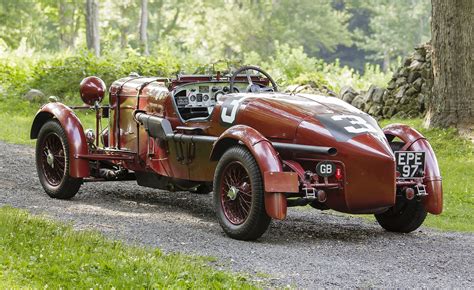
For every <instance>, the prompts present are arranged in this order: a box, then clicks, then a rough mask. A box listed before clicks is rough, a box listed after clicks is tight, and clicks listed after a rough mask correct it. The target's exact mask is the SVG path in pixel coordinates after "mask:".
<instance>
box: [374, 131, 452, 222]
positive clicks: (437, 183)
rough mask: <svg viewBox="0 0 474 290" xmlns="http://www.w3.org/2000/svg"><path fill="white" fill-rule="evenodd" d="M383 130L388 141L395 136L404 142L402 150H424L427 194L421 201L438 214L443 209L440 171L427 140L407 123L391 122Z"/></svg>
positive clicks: (427, 209) (428, 210) (433, 212)
mask: <svg viewBox="0 0 474 290" xmlns="http://www.w3.org/2000/svg"><path fill="white" fill-rule="evenodd" d="M383 131H384V133H385V136H387V139H388V141H392V140H393V139H394V138H395V137H398V138H399V139H401V140H402V141H403V142H404V143H405V145H404V147H403V150H410V151H424V152H425V154H426V160H425V163H426V165H425V178H424V179H423V183H424V184H425V186H426V190H427V192H428V196H427V197H426V198H425V199H424V200H423V203H424V205H425V209H426V211H427V212H429V213H432V214H440V213H441V212H442V211H443V186H442V181H441V173H440V171H439V166H438V161H437V160H436V155H435V153H434V151H433V148H431V145H430V143H429V142H428V140H426V138H425V137H424V136H423V135H422V134H421V133H420V132H418V131H417V130H415V129H413V128H411V127H410V126H407V125H402V124H392V125H389V126H387V127H385V128H384V129H383Z"/></svg>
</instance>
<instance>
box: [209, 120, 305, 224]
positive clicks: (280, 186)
mask: <svg viewBox="0 0 474 290" xmlns="http://www.w3.org/2000/svg"><path fill="white" fill-rule="evenodd" d="M236 144H242V145H244V146H246V147H247V149H248V150H249V151H250V152H251V153H252V155H253V157H254V158H255V160H256V162H257V164H258V166H259V168H260V172H261V173H262V177H263V182H264V186H265V209H266V212H267V214H268V215H269V216H270V217H272V218H274V219H284V218H285V217H286V210H287V204H286V197H285V195H284V193H285V192H288V190H289V184H295V183H298V182H299V181H298V177H297V176H296V175H294V174H292V173H291V174H289V172H283V168H282V163H281V161H280V158H279V156H278V153H277V152H276V150H275V149H274V148H273V146H272V144H271V142H270V141H268V140H267V139H266V138H265V137H264V136H263V135H262V134H260V133H259V132H258V131H257V130H255V129H253V128H251V127H249V126H245V125H235V126H233V127H231V128H229V129H227V130H226V131H225V132H224V133H222V135H221V136H220V137H219V138H218V139H217V141H216V142H215V143H214V146H213V148H212V151H211V156H210V159H211V160H213V161H217V160H219V158H220V157H221V156H222V154H224V152H225V150H226V149H227V148H229V147H230V146H233V145H236ZM278 180H284V181H286V182H278Z"/></svg>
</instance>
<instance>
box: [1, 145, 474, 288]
mask: <svg viewBox="0 0 474 290" xmlns="http://www.w3.org/2000/svg"><path fill="white" fill-rule="evenodd" d="M4 204H9V205H12V206H14V207H18V208H26V209H28V210H29V211H31V212H33V213H44V214H47V215H49V216H52V217H54V218H56V219H59V220H62V221H72V222H73V223H74V225H75V227H77V228H80V229H82V228H87V229H97V230H99V231H101V232H103V233H104V234H105V235H107V236H109V237H111V238H118V239H121V240H125V241H126V242H129V243H133V244H139V245H148V246H156V247H159V248H161V249H163V250H165V251H178V252H185V253H192V254H198V255H209V256H214V257H217V258H218V261H219V265H221V266H219V267H223V268H226V269H231V270H233V271H241V272H246V273H250V274H256V275H255V276H256V277H264V279H265V280H266V282H268V283H270V284H271V285H275V286H285V285H291V286H296V287H299V288H314V287H316V286H319V287H340V286H345V287H437V288H444V287H462V288H473V287H474V235H473V234H465V233H455V232H448V233H446V232H438V231H435V230H431V229H427V228H421V230H418V231H416V232H414V233H411V234H393V233H388V232H385V231H384V230H382V229H381V228H380V227H379V226H378V225H376V224H375V223H372V222H369V221H366V220H362V219H359V218H353V217H347V216H336V215H333V214H329V213H326V212H320V211H317V210H306V209H290V210H289V216H288V218H287V219H286V220H285V221H282V222H273V224H272V226H271V228H270V229H269V230H268V231H267V233H266V234H265V235H264V236H263V237H262V238H261V239H260V240H258V241H257V242H241V241H235V240H231V239H229V238H227V237H226V236H225V235H224V233H223V231H222V230H221V228H220V227H219V225H218V223H217V222H216V218H215V217H214V210H213V208H212V206H211V195H205V196H200V195H194V194H190V193H185V192H184V193H168V192H162V191H157V190H153V189H147V188H143V187H139V186H137V185H136V184H135V183H134V182H120V183H117V182H109V183H88V184H85V185H83V187H82V188H81V190H80V192H79V194H78V195H77V196H76V197H75V198H73V199H72V200H69V201H63V200H54V199H51V198H49V197H47V195H46V194H45V193H44V191H43V190H42V188H41V186H40V184H39V182H38V179H37V175H36V170H35V166H34V150H33V148H30V147H27V146H20V145H11V144H5V143H2V142H0V205H4ZM262 274H264V275H262Z"/></svg>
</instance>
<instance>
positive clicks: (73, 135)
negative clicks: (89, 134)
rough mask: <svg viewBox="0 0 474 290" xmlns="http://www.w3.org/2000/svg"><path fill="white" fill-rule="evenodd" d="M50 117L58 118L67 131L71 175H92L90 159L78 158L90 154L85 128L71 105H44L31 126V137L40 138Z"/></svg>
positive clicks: (55, 103)
mask: <svg viewBox="0 0 474 290" xmlns="http://www.w3.org/2000/svg"><path fill="white" fill-rule="evenodd" d="M50 119H57V120H58V121H59V123H60V124H61V126H62V127H63V129H64V131H65V132H66V136H67V139H68V142H69V160H70V163H69V175H71V176H72V177H76V178H80V177H88V176H89V175H90V170H89V161H88V160H86V159H79V158H77V156H78V155H81V154H88V147H87V142H86V137H85V135H84V129H83V127H82V124H81V122H80V121H79V119H78V118H77V116H76V114H74V112H73V111H72V110H71V109H70V108H69V107H67V106H66V105H64V104H62V103H58V102H54V103H48V104H46V105H44V106H43V107H42V108H41V109H40V110H39V111H38V112H37V113H36V116H35V119H34V121H33V125H32V126H31V132H30V138H31V139H36V138H38V134H39V131H40V129H41V127H42V126H43V124H44V123H46V122H47V121H48V120H50Z"/></svg>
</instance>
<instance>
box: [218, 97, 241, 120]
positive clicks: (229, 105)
mask: <svg viewBox="0 0 474 290" xmlns="http://www.w3.org/2000/svg"><path fill="white" fill-rule="evenodd" d="M247 98H248V97H241V98H238V99H230V98H228V99H226V100H225V101H224V103H223V104H222V109H221V121H222V122H223V123H225V124H229V125H230V124H233V123H234V122H235V118H236V117H237V113H238V111H239V108H240V104H242V102H243V101H245V100H246V99H247Z"/></svg>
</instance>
